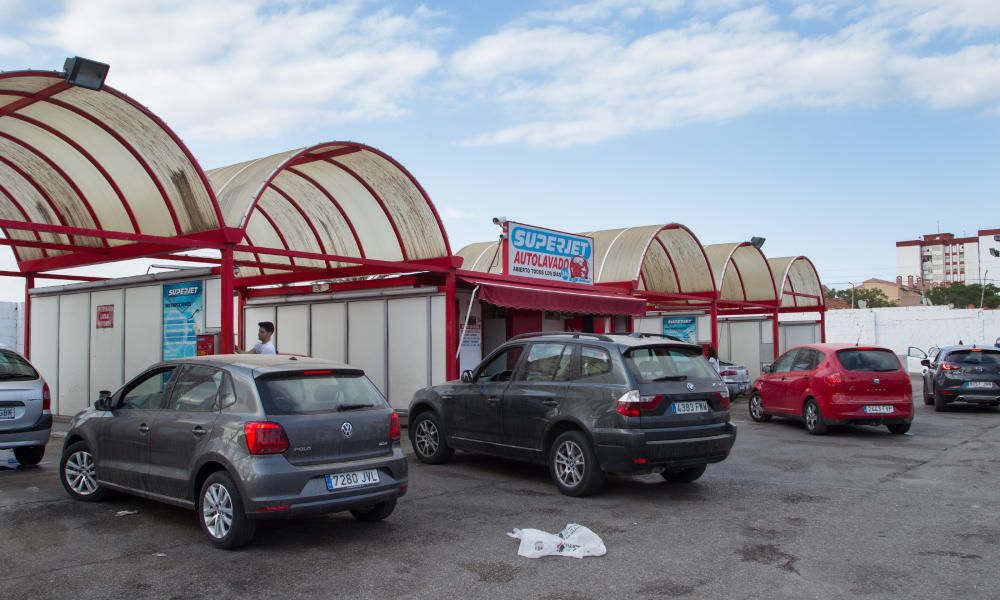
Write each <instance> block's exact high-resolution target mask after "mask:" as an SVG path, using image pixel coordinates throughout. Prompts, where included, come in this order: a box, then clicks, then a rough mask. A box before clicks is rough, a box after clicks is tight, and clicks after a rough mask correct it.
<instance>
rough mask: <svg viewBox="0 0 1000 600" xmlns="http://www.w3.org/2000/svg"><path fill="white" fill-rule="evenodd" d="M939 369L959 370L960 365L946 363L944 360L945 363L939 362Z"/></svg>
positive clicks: (960, 368)
mask: <svg viewBox="0 0 1000 600" xmlns="http://www.w3.org/2000/svg"><path fill="white" fill-rule="evenodd" d="M941 370H942V371H961V370H962V367H960V366H959V365H956V364H955V363H948V362H946V363H941Z"/></svg>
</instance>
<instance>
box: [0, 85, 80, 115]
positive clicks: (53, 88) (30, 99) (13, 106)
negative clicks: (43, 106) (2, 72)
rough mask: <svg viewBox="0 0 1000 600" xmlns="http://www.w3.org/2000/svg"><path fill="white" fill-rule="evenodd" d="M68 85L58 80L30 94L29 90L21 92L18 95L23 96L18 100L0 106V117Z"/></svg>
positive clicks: (65, 88)
mask: <svg viewBox="0 0 1000 600" xmlns="http://www.w3.org/2000/svg"><path fill="white" fill-rule="evenodd" d="M70 87H71V86H70V84H69V83H67V82H65V81H60V82H59V83H55V84H52V85H50V86H49V87H47V88H45V89H42V90H39V91H37V92H35V93H34V94H31V93H29V92H21V93H20V94H18V95H23V96H24V97H23V98H21V99H20V100H15V101H14V102H11V103H10V104H8V105H6V106H4V107H2V108H0V117H6V116H7V115H10V114H13V113H15V112H17V111H19V110H21V109H22V108H25V107H28V106H31V105H32V104H34V103H36V102H40V101H42V100H45V99H46V98H50V97H52V96H55V95H56V94H58V93H59V92H64V91H66V90H68V89H69V88H70ZM5 93H6V92H5Z"/></svg>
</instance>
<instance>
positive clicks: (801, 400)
mask: <svg viewBox="0 0 1000 600" xmlns="http://www.w3.org/2000/svg"><path fill="white" fill-rule="evenodd" d="M820 360H822V354H820V353H819V351H817V350H814V349H812V348H799V349H798V351H796V353H795V359H794V360H793V361H792V366H791V370H790V371H789V372H788V376H787V380H786V382H785V396H784V398H783V399H782V402H781V403H782V406H783V407H784V409H785V411H786V412H788V414H792V415H799V416H801V415H802V414H803V406H804V405H805V398H806V395H807V392H808V390H809V387H810V383H811V382H812V376H813V373H814V371H815V369H816V367H817V366H818V365H819V363H820Z"/></svg>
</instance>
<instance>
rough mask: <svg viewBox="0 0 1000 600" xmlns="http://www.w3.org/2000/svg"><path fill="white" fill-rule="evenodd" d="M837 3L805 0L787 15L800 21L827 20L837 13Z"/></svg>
mask: <svg viewBox="0 0 1000 600" xmlns="http://www.w3.org/2000/svg"><path fill="white" fill-rule="evenodd" d="M837 8H838V7H837V5H836V4H832V3H828V2H823V3H821V2H806V3H804V4H799V5H798V6H796V7H795V8H794V9H793V10H792V12H791V14H790V15H789V16H790V17H791V18H793V19H799V20H801V21H810V20H818V21H827V20H829V19H832V18H833V16H834V15H835V14H836V13H837Z"/></svg>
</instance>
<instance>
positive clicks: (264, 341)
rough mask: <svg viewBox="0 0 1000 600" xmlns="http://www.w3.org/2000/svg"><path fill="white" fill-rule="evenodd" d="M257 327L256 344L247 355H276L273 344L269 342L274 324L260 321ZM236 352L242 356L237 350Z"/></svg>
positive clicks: (272, 335)
mask: <svg viewBox="0 0 1000 600" xmlns="http://www.w3.org/2000/svg"><path fill="white" fill-rule="evenodd" d="M257 327H258V329H257V343H256V344H254V345H253V348H252V349H251V350H249V351H247V354H277V352H275V350H274V342H272V341H271V339H272V338H273V337H274V323H272V322H270V321H261V322H260V323H257ZM236 351H237V352H239V353H241V354H242V351H240V349H239V348H237V349H236Z"/></svg>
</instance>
